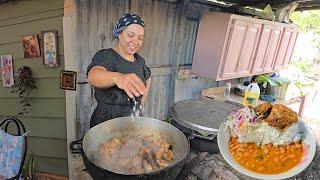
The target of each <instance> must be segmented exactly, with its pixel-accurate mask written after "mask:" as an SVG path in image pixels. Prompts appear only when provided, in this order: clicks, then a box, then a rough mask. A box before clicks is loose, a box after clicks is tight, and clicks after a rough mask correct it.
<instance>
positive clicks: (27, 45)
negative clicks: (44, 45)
mask: <svg viewBox="0 0 320 180" xmlns="http://www.w3.org/2000/svg"><path fill="white" fill-rule="evenodd" d="M22 44H23V52H24V58H35V57H40V56H41V55H40V47H39V40H38V35H37V34H34V35H30V36H24V37H22Z"/></svg>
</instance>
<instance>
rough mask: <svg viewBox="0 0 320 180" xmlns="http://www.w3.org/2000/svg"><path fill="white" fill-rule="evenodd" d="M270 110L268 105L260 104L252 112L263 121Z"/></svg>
mask: <svg viewBox="0 0 320 180" xmlns="http://www.w3.org/2000/svg"><path fill="white" fill-rule="evenodd" d="M271 109H272V105H271V104H270V103H262V104H259V105H257V106H255V107H254V108H253V110H254V111H255V112H256V113H257V114H258V116H262V118H263V119H265V118H267V117H268V115H269V114H270V112H271Z"/></svg>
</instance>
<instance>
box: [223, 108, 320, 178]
mask: <svg viewBox="0 0 320 180" xmlns="http://www.w3.org/2000/svg"><path fill="white" fill-rule="evenodd" d="M218 146H219V149H220V152H221V154H222V156H223V158H224V159H225V160H226V161H227V162H228V163H229V164H230V165H231V166H232V167H233V168H234V169H236V170H237V171H239V172H240V173H242V174H245V175H247V176H250V177H253V178H257V179H285V178H289V177H292V176H294V175H297V174H298V173H300V172H301V171H303V170H304V169H305V168H306V167H308V165H309V164H310V163H311V161H312V159H313V157H314V155H315V151H316V141H315V137H314V135H313V133H312V130H311V129H310V128H309V127H308V126H307V125H306V124H305V123H304V122H303V121H302V120H300V119H299V118H298V116H297V114H296V113H295V112H294V111H292V110H291V109H290V108H288V107H286V106H284V105H279V104H275V105H271V104H269V103H264V104H261V105H259V106H256V107H254V108H250V107H244V108H241V109H238V110H237V111H235V112H232V113H231V114H230V115H229V116H228V119H227V120H226V121H225V122H224V123H222V124H221V126H220V128H219V132H218Z"/></svg>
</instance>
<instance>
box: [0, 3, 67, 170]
mask: <svg viewBox="0 0 320 180" xmlns="http://www.w3.org/2000/svg"><path fill="white" fill-rule="evenodd" d="M63 6H64V0H32V1H22V0H21V1H19V0H18V1H13V2H10V3H4V4H0V55H7V54H9V55H10V54H11V55H12V57H13V64H14V69H15V70H17V69H18V68H19V67H21V66H24V65H26V66H29V67H30V68H31V69H32V71H33V76H34V78H35V80H36V83H37V86H38V89H37V90H35V91H34V92H33V93H32V94H31V95H30V97H31V104H32V107H31V109H30V111H29V112H30V113H29V114H28V115H25V116H22V117H19V118H20V119H21V120H22V121H23V122H24V124H25V125H26V127H27V129H28V130H30V133H29V138H28V140H29V145H28V148H29V150H28V158H27V161H28V159H29V157H30V154H33V155H34V159H35V167H36V171H37V172H49V173H54V174H59V175H67V174H68V164H67V144H66V142H67V141H66V134H67V133H66V113H65V92H64V90H61V89H60V88H59V80H60V79H59V73H60V70H62V69H64V56H63V28H62V26H63V23H62V18H63ZM47 30H57V31H58V49H59V50H58V55H59V63H60V64H59V67H57V68H45V67H43V65H42V58H41V57H40V58H32V59H25V58H24V57H23V49H22V43H21V37H22V36H24V35H31V34H35V33H37V34H38V35H39V38H40V43H41V36H40V35H41V31H47ZM0 72H1V70H0ZM0 74H1V73H0ZM10 91H11V88H3V86H2V77H1V76H0V116H2V117H1V118H3V117H4V116H14V115H16V114H17V112H19V106H17V104H18V102H19V101H18V98H17V96H16V95H14V94H11V93H10ZM0 120H1V119H0Z"/></svg>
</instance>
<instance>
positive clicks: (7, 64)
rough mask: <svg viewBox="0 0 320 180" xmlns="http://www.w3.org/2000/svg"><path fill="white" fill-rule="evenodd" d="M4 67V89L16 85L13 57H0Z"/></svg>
mask: <svg viewBox="0 0 320 180" xmlns="http://www.w3.org/2000/svg"><path fill="white" fill-rule="evenodd" d="M0 60H1V67H2V82H3V87H11V86H13V85H14V78H13V65H12V56H11V55H3V56H1V57H0Z"/></svg>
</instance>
